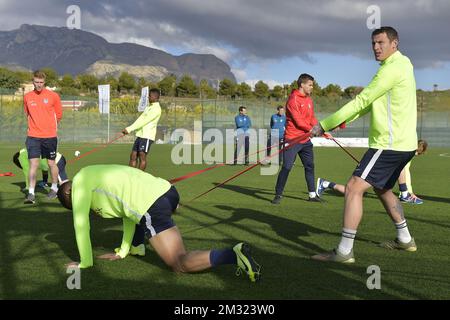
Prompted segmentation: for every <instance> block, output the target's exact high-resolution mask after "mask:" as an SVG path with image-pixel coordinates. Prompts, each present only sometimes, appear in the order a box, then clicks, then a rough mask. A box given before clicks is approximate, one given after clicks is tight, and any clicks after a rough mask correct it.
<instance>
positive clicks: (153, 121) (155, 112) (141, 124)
mask: <svg viewBox="0 0 450 320" xmlns="http://www.w3.org/2000/svg"><path fill="white" fill-rule="evenodd" d="M160 117H161V106H160V105H159V102H153V103H151V104H150V105H149V106H147V107H146V108H145V109H144V112H143V113H142V114H141V115H140V116H139V118H137V119H136V121H135V122H134V123H133V124H132V125H131V126H129V127H127V128H126V129H127V131H128V132H129V133H131V132H132V131H136V137H139V138H144V139H150V140H153V141H155V137H156V128H157V126H158V121H159V118H160Z"/></svg>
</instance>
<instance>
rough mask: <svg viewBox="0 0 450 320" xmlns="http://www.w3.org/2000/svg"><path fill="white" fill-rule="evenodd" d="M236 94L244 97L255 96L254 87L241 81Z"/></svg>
mask: <svg viewBox="0 0 450 320" xmlns="http://www.w3.org/2000/svg"><path fill="white" fill-rule="evenodd" d="M236 94H237V95H238V96H239V97H241V98H244V99H248V98H251V97H252V96H253V92H252V87H250V86H249V85H248V84H247V83H245V82H241V83H240V84H238V85H237V87H236Z"/></svg>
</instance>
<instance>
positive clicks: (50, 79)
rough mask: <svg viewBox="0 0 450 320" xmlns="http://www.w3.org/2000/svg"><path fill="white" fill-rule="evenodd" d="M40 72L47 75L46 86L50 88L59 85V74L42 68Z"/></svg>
mask: <svg viewBox="0 0 450 320" xmlns="http://www.w3.org/2000/svg"><path fill="white" fill-rule="evenodd" d="M40 71H42V72H44V73H45V85H46V86H48V87H56V86H57V85H58V73H57V72H56V71H55V70H54V69H52V68H49V67H46V68H42V69H40Z"/></svg>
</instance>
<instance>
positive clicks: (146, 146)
mask: <svg viewBox="0 0 450 320" xmlns="http://www.w3.org/2000/svg"><path fill="white" fill-rule="evenodd" d="M152 143H153V140H150V139H144V138H139V137H137V138H136V140H135V141H134V144H133V149H132V151H136V152H137V153H139V152H144V153H145V154H147V153H148V152H149V151H150V146H151V145H152Z"/></svg>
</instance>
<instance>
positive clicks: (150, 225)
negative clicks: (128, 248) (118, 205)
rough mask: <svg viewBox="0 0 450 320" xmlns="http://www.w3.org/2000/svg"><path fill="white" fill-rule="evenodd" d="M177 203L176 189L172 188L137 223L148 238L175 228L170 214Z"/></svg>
mask: <svg viewBox="0 0 450 320" xmlns="http://www.w3.org/2000/svg"><path fill="white" fill-rule="evenodd" d="M179 202H180V195H179V194H178V191H177V189H175V187H174V186H172V187H171V188H170V189H169V191H167V192H166V193H164V194H163V195H162V196H161V197H159V198H158V200H156V201H155V203H153V205H152V206H151V207H150V208H149V209H148V211H147V212H146V213H145V215H144V216H143V217H142V218H141V221H140V222H139V225H140V226H141V227H142V228H143V229H144V231H145V235H146V236H147V237H148V238H151V237H153V236H155V235H157V234H158V233H160V232H163V231H164V230H167V229H170V228H172V227H174V226H175V222H174V221H173V219H172V213H173V212H174V211H175V210H176V208H177V206H178V203H179Z"/></svg>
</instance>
